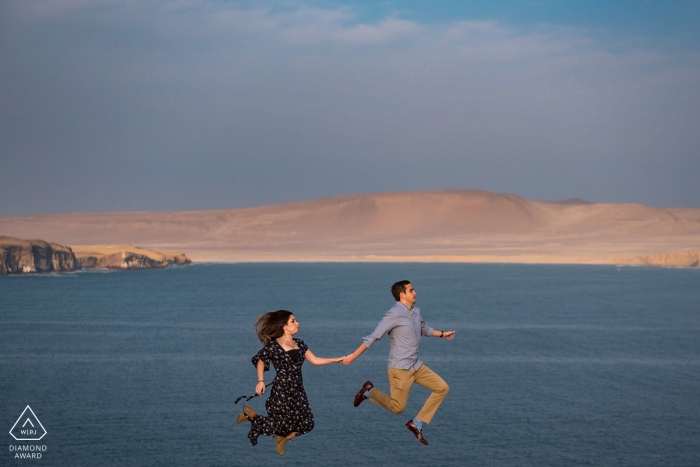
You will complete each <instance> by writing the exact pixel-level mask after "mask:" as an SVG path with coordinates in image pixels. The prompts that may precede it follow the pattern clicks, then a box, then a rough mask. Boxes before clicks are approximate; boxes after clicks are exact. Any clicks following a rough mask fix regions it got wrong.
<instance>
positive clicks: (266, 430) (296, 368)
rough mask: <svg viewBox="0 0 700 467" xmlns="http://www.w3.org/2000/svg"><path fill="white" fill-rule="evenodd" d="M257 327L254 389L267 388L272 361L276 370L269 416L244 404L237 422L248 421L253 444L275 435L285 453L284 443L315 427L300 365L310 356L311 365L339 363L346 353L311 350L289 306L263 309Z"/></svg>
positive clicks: (268, 402) (256, 323) (267, 405)
mask: <svg viewBox="0 0 700 467" xmlns="http://www.w3.org/2000/svg"><path fill="white" fill-rule="evenodd" d="M255 331H256V333H257V335H258V338H259V339H260V342H262V344H263V348H262V349H260V351H259V352H258V353H257V355H255V356H254V357H253V360H252V361H253V365H254V366H255V367H256V368H257V370H258V384H257V385H256V386H255V393H256V394H257V395H261V394H262V393H264V392H265V376H264V375H265V371H268V370H269V369H270V363H272V364H273V365H274V367H275V370H277V375H276V376H275V379H274V380H272V390H271V391H270V397H269V398H268V399H267V401H266V402H265V408H266V409H267V417H265V416H262V415H258V414H256V413H255V410H253V409H252V408H251V407H248V406H244V407H243V413H242V414H240V415H239V416H238V419H237V420H236V423H242V422H244V421H246V420H247V421H249V422H250V424H251V426H250V431H249V432H248V439H250V444H252V445H253V446H255V445H256V444H258V436H260V435H266V436H273V438H274V439H275V440H276V441H277V453H278V454H279V455H280V456H283V455H284V445H285V444H287V443H288V442H289V441H290V440H291V439H292V438H294V437H295V436H300V435H303V434H305V433H308V432H309V431H311V430H312V429H313V428H314V416H313V414H312V413H311V407H309V400H308V399H307V397H306V391H305V390H304V381H303V378H302V376H301V366H302V365H303V364H304V361H306V360H308V361H309V363H311V364H312V365H328V364H330V363H340V362H342V361H343V358H344V357H338V358H320V357H317V356H316V355H314V354H313V352H311V350H309V347H308V346H307V345H306V344H305V343H304V341H302V340H301V339H296V338H294V335H295V334H296V333H297V332H298V331H299V322H298V321H297V320H296V318H295V317H294V315H293V314H292V312H290V311H287V310H278V311H271V312H269V313H264V314H262V315H260V317H259V318H258V319H257V320H256V321H255Z"/></svg>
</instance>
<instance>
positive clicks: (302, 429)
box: [248, 339, 314, 446]
mask: <svg viewBox="0 0 700 467" xmlns="http://www.w3.org/2000/svg"><path fill="white" fill-rule="evenodd" d="M294 341H295V342H296V343H297V346H299V354H300V357H299V360H298V361H296V362H295V361H294V360H293V359H292V357H291V356H290V355H289V354H288V353H287V352H285V351H284V349H283V348H282V347H281V346H280V345H279V343H278V342H277V340H276V339H275V340H273V341H272V342H270V343H269V344H267V345H266V346H265V347H263V348H262V349H260V352H258V354H257V355H256V356H255V357H253V365H254V366H256V367H257V365H258V361H260V360H262V361H263V362H264V363H265V371H268V370H269V369H270V363H272V364H273V365H274V366H275V370H277V376H275V379H274V380H272V390H271V391H270V397H268V399H267V401H266V402H265V408H266V409H267V417H264V416H262V415H256V416H255V417H254V418H253V422H252V423H251V427H250V431H249V432H248V439H250V444H252V445H253V446H255V445H256V444H258V436H260V435H267V436H272V435H281V436H286V435H288V434H289V433H291V432H293V431H294V432H296V434H297V436H299V435H303V434H304V433H308V432H309V431H311V430H313V428H314V416H313V414H312V413H311V407H310V406H309V400H308V399H307V398H306V391H304V380H303V378H302V376H301V365H302V364H303V363H304V361H305V360H306V351H307V350H308V349H309V348H308V347H307V346H306V344H305V343H304V341H302V340H301V339H294Z"/></svg>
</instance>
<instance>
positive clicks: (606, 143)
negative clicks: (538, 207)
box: [0, 0, 700, 214]
mask: <svg viewBox="0 0 700 467" xmlns="http://www.w3.org/2000/svg"><path fill="white" fill-rule="evenodd" d="M0 17H2V18H4V19H0V30H2V31H3V32H2V34H3V35H4V38H5V39H4V40H3V45H2V46H0V59H2V61H3V63H5V64H6V65H7V66H6V69H5V71H4V72H3V73H2V75H0V76H1V78H0V79H2V80H3V84H4V86H3V90H0V103H2V105H0V123H3V127H4V129H0V136H2V138H3V141H6V142H7V144H6V146H5V148H6V149H5V151H6V152H5V154H4V155H3V158H5V159H6V160H7V161H8V162H9V163H10V164H12V166H19V165H20V164H21V163H23V162H20V161H27V160H30V161H33V162H34V163H36V164H37V166H44V167H50V168H52V169H56V170H63V171H64V172H65V174H66V176H70V169H67V168H65V167H74V168H75V167H78V168H79V171H80V176H81V177H82V178H83V180H92V179H97V178H99V174H100V173H121V171H125V170H127V169H126V166H127V164H131V166H132V167H137V168H138V173H139V177H138V179H139V180H141V181H143V180H148V183H150V184H151V186H150V187H145V186H142V185H143V183H141V184H140V185H139V183H137V182H136V181H135V179H126V180H122V181H121V182H120V183H117V182H106V183H102V184H100V188H101V189H108V190H109V193H110V195H111V198H110V199H114V206H115V207H114V208H113V209H127V208H134V207H133V206H139V202H140V201H139V200H156V201H150V202H151V204H149V205H148V206H147V207H150V208H157V209H178V208H180V209H184V208H194V207H212V206H211V205H210V204H207V203H211V202H212V201H211V200H212V199H216V200H217V202H220V203H222V204H221V206H231V205H239V206H240V205H247V204H263V203H268V202H276V201H282V200H287V199H299V198H311V197H318V196H328V195H333V194H341V193H352V192H367V191H373V192H376V191H387V190H394V189H407V188H409V187H410V188H411V189H430V188H444V187H456V188H486V189H492V190H495V191H505V192H513V193H517V194H520V195H523V196H526V197H530V198H567V197H583V198H589V199H592V200H596V199H599V200H630V199H631V200H637V201H640V202H647V203H650V204H667V205H669V204H670V205H678V204H690V203H691V200H693V199H700V195H699V194H698V189H697V188H696V183H695V182H694V181H693V180H692V177H691V176H690V174H691V173H693V170H695V171H696V172H695V173H697V169H698V167H697V166H698V163H697V154H696V149H695V148H697V147H698V145H699V143H700V140H699V137H698V135H697V132H696V130H695V129H696V128H697V124H698V120H700V110H699V109H700V97H699V96H700V79H698V78H700V60H699V59H698V55H697V54H696V53H689V52H687V51H684V52H683V53H682V54H681V53H674V52H672V51H671V52H669V51H666V50H660V49H653V48H650V47H648V46H647V45H646V44H640V43H636V42H635V41H634V40H632V39H626V40H625V41H622V40H619V41H617V42H615V41H612V40H610V39H601V38H599V37H596V35H595V34H594V33H593V32H592V31H589V30H586V29H582V28H567V27H561V26H556V25H539V26H537V27H534V28H528V29H516V28H513V27H510V26H506V25H504V24H502V23H499V22H497V21H454V22H448V23H442V24H440V23H437V24H436V23H432V24H428V23H421V22H420V21H418V20H415V19H413V20H406V19H402V18H400V17H398V16H396V15H394V16H387V17H384V18H381V19H379V20H377V21H375V22H371V23H370V22H366V21H362V20H361V19H359V17H358V16H357V15H356V14H355V12H354V11H353V10H352V9H351V8H349V7H340V8H335V9H324V8H319V7H313V6H306V5H303V4H302V5H291V6H285V7H280V6H270V7H266V8H247V9H244V8H240V7H236V6H235V4H231V3H225V2H207V1H179V2H164V1H118V2H110V1H97V0H84V1H78V0H75V1H40V2H31V1H21V2H20V1H16V2H10V3H8V4H6V5H5V7H4V11H3V12H0ZM57 142H58V143H57ZM659 167H664V173H665V174H666V175H665V178H666V179H667V180H664V182H663V183H659V184H658V187H657V186H656V184H655V183H652V181H653V180H657V178H656V174H658V173H659ZM73 170H75V169H73ZM224 174H226V176H224ZM231 174H235V175H231ZM231 180H235V183H232V182H231ZM91 183H92V182H86V186H85V188H84V189H79V188H75V189H74V190H73V193H74V194H73V195H70V196H68V195H66V196H65V197H60V196H59V197H57V199H56V201H55V202H56V203H63V205H77V206H83V207H82V208H80V207H76V208H73V209H71V210H80V209H82V210H86V209H95V210H100V209H101V208H99V207H97V204H95V207H94V208H90V207H89V206H91V205H90V204H89V201H86V199H87V198H89V196H87V195H86V193H88V192H89V190H90V188H91V186H92V185H91ZM184 183H187V184H188V185H189V186H192V188H191V189H188V190H185V191H184V192H182V193H181V192H179V191H178V190H176V189H175V188H173V187H172V184H175V185H179V186H182V184H184ZM17 188H18V186H17V185H16V184H15V182H10V183H9V184H7V185H6V186H5V188H0V190H5V191H0V195H2V194H6V193H11V192H12V190H13V189H14V190H16V189H17ZM49 188H50V187H47V188H46V193H47V195H46V196H44V197H42V196H41V195H37V201H36V203H37V204H40V203H46V202H53V201H52V200H51V199H47V198H50V196H48V193H49V191H50V190H49ZM190 190H191V191H190ZM54 192H55V190H54ZM137 193H140V195H137ZM108 198H109V197H108ZM120 199H121V200H122V201H121V203H122V204H119V203H120V201H119V200H120ZM219 199H220V201H218V200H219ZM90 202H92V201H91V200H90ZM99 202H100V203H104V202H105V201H104V200H101V201H99ZM75 203H77V204H75ZM81 203H82V204H81ZM95 203H97V201H95ZM188 203H189V204H188ZM85 206H88V207H85ZM119 206H123V207H119ZM55 209H62V210H66V208H55ZM0 214H2V213H0Z"/></svg>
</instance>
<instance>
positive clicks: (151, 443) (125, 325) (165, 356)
mask: <svg viewBox="0 0 700 467" xmlns="http://www.w3.org/2000/svg"><path fill="white" fill-rule="evenodd" d="M402 279H408V280H410V281H411V282H412V284H413V285H414V287H415V289H416V291H417V292H418V297H417V306H419V307H420V309H421V313H422V315H423V318H424V319H425V321H426V322H427V323H428V324H429V325H431V326H433V327H435V328H438V329H444V330H456V331H457V334H456V338H455V340H453V341H447V340H444V339H437V338H423V341H422V347H421V358H422V360H423V361H424V362H425V364H426V365H428V366H429V367H430V368H431V369H433V370H434V371H435V372H437V373H438V374H439V375H441V376H442V377H443V379H445V381H447V383H448V384H449V385H450V393H449V395H448V396H447V398H446V399H445V401H444V402H443V404H442V406H441V407H440V409H439V410H438V412H437V414H436V416H435V418H434V419H433V422H432V423H431V424H430V425H429V426H427V427H426V428H425V429H424V435H425V437H426V439H427V440H428V441H429V443H430V445H429V446H424V445H422V444H420V443H419V442H418V441H417V440H416V439H415V438H414V437H413V435H412V434H411V433H410V432H408V430H407V429H406V428H405V427H404V424H405V423H406V421H408V420H409V419H410V418H412V417H413V416H415V414H416V413H417V412H418V410H419V409H420V407H421V405H422V404H423V402H424V400H425V399H426V398H427V396H428V391H427V390H426V389H425V388H422V387H420V386H414V387H413V389H412V391H411V395H410V398H409V402H408V406H407V408H406V411H405V412H404V413H403V414H399V415H395V414H391V413H389V412H387V411H385V410H383V409H380V408H379V407H377V406H374V405H373V404H371V403H369V402H365V403H363V404H362V405H361V406H360V407H358V408H355V407H353V404H352V400H353V397H354V395H355V393H356V392H357V391H358V390H359V388H360V387H361V385H362V383H364V381H366V380H371V381H372V382H373V383H374V384H375V385H376V386H377V387H378V388H380V389H382V390H385V391H388V381H387V375H386V357H387V353H388V337H385V338H384V339H382V340H381V341H379V342H377V343H376V344H375V345H374V346H372V348H370V349H369V350H368V351H367V352H365V353H364V354H363V355H362V356H361V357H360V358H359V359H357V360H356V361H355V362H354V363H353V364H351V365H349V366H347V367H345V366H343V365H342V364H336V365H328V366H322V367H315V366H313V365H311V364H309V363H308V362H307V363H306V364H305V365H304V368H303V375H304V384H305V387H306V391H307V393H308V396H309V400H310V403H311V407H312V410H313V412H314V417H315V420H316V426H315V428H314V430H313V431H311V432H310V433H308V434H306V435H303V436H300V437H298V438H296V439H294V440H292V441H291V442H290V443H289V444H287V447H286V454H285V456H284V457H280V456H279V455H277V453H276V452H275V449H274V446H275V443H274V441H272V439H270V438H268V437H261V438H260V439H259V442H258V445H257V446H254V447H252V446H250V444H249V442H248V439H247V437H246V434H247V426H248V425H247V424H245V423H244V424H242V425H236V423H235V419H236V416H237V414H238V413H239V412H240V409H241V405H242V403H239V404H238V405H235V404H234V401H235V399H236V398H237V397H238V396H241V395H249V394H253V392H254V387H255V383H256V380H257V378H256V374H255V369H254V367H253V365H252V364H251V362H250V359H251V357H252V356H253V355H254V354H255V353H256V352H257V351H258V349H259V348H260V343H259V342H258V341H257V338H256V336H255V334H254V332H253V322H254V320H255V318H256V317H257V316H258V315H259V314H261V313H263V312H265V311H271V310H276V309H288V310H290V311H292V312H294V314H295V315H296V317H297V319H298V320H299V322H300V331H299V333H298V334H297V336H296V337H299V338H301V339H303V340H304V341H305V342H306V343H307V344H308V346H309V347H310V348H311V350H312V351H313V352H314V353H315V354H316V355H317V356H322V357H337V356H342V355H345V354H348V353H350V352H352V351H353V350H355V349H356V348H357V346H358V345H359V344H360V342H361V341H362V338H363V337H364V336H366V335H367V334H369V333H370V332H371V331H372V330H373V329H374V327H375V325H376V324H377V322H378V321H379V320H380V319H381V317H382V316H383V314H384V313H385V312H386V311H387V310H388V309H389V308H390V307H391V306H392V305H393V299H392V297H391V294H390V291H389V288H390V286H391V284H392V283H393V282H395V281H397V280H402ZM271 380H272V376H271V375H270V376H267V381H268V382H269V381H271ZM249 404H250V405H251V406H252V407H254V408H255V409H256V410H257V411H258V412H264V397H263V398H254V399H252V400H251V401H250V402H249ZM27 406H30V407H31V409H32V411H33V412H34V414H35V415H36V418H37V419H38V420H39V421H40V423H41V425H42V426H43V428H44V429H45V431H46V434H45V436H44V437H43V438H42V439H41V440H39V441H16V440H15V439H14V438H13V436H12V435H11V433H10V431H13V433H16V431H14V429H15V428H16V427H15V426H14V424H15V422H16V421H17V420H18V418H19V417H20V415H21V414H22V413H23V411H24V410H25V408H26V407H27ZM22 420H24V419H22ZM0 428H4V429H5V433H6V435H5V442H4V446H2V453H0V465H8V466H15V465H23V466H26V465H36V466H89V467H95V466H149V467H152V466H161V465H162V466H253V465H287V466H310V465H311V466H315V465H318V466H393V465H396V466H399V465H400V466H406V465H411V466H419V465H434V466H634V467H640V466H674V467H678V466H689V467H690V466H693V467H696V466H698V465H700V270H698V269H655V268H631V267H622V268H618V267H614V266H583V265H579V266H573V265H571V266H564V265H512V264H504V265H500V264H415V263H405V264H404V263H391V264H388V263H381V264H368V263H363V264H305V263H293V264H197V265H193V266H188V267H175V268H169V269H165V270H144V271H119V272H105V271H87V272H77V273H68V274H54V275H36V276H4V277H0ZM24 445H27V446H29V445H33V446H36V448H34V449H38V450H37V451H28V452H34V453H35V454H41V457H40V458H35V459H26V458H16V457H18V454H20V453H25V451H20V450H19V449H22V448H21V446H24Z"/></svg>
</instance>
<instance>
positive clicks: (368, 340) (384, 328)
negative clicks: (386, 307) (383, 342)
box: [362, 311, 396, 349]
mask: <svg viewBox="0 0 700 467" xmlns="http://www.w3.org/2000/svg"><path fill="white" fill-rule="evenodd" d="M395 326H396V314H394V313H392V312H391V311H387V312H386V314H385V315H384V317H383V318H382V320H381V321H380V322H379V324H377V327H376V328H375V329H374V331H372V334H370V335H369V336H366V337H365V338H364V339H362V343H363V344H364V345H365V347H367V348H368V349H369V348H370V346H371V345H372V344H374V342H375V341H378V340H379V339H381V338H382V337H384V335H385V334H386V333H387V332H389V331H391V330H392V329H394V327H395Z"/></svg>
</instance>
